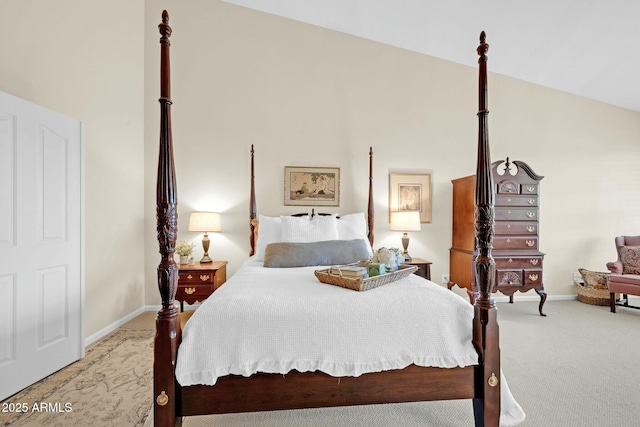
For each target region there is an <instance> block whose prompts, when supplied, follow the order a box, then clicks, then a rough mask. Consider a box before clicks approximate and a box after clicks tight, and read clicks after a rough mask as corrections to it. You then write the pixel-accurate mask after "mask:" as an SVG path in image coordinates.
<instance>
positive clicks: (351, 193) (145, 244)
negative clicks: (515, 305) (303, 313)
mask: <svg viewBox="0 0 640 427" xmlns="http://www.w3.org/2000/svg"><path fill="white" fill-rule="evenodd" d="M163 8H168V9H169V11H170V12H171V24H172V25H173V27H174V35H173V36H172V43H173V45H172V60H173V70H172V71H173V96H172V97H173V101H174V107H173V118H174V139H175V144H176V147H175V148H176V152H175V155H176V166H177V173H178V187H179V201H180V210H179V215H180V218H179V229H180V230H181V231H179V238H180V239H186V240H189V241H193V242H195V243H196V244H198V248H199V244H200V239H201V236H200V235H198V234H191V233H187V232H186V231H184V230H186V228H187V224H188V215H189V212H190V211H191V210H193V209H207V210H209V209H210V210H218V211H221V212H222V213H223V228H224V232H223V233H220V234H215V235H212V236H211V237H212V248H211V250H210V253H211V254H212V256H213V257H214V258H216V259H227V260H229V261H230V265H229V272H230V273H233V272H235V271H236V270H237V268H238V267H239V266H240V265H241V263H242V262H243V261H244V260H245V259H246V258H247V253H248V250H249V245H248V225H247V218H248V187H249V156H248V152H249V146H250V145H251V144H255V146H256V156H257V157H256V161H257V165H256V176H257V180H258V181H257V197H258V209H259V211H260V213H263V214H267V215H278V214H281V213H290V212H294V211H298V210H299V209H295V208H285V207H284V206H283V202H282V199H283V168H284V166H286V165H311V166H313V165H316V166H338V167H340V168H341V170H342V183H341V189H342V201H341V206H340V208H337V209H331V211H335V212H341V213H349V212H355V211H360V210H364V208H365V206H366V185H367V150H368V147H369V146H370V145H372V146H373V147H374V150H375V176H374V179H375V186H374V190H375V198H376V212H377V216H376V230H375V231H376V245H375V246H376V247H378V246H382V245H394V246H399V244H400V243H399V236H398V235H397V234H396V233H391V232H390V231H389V230H388V223H387V220H388V218H387V215H388V214H387V210H388V174H389V172H431V173H432V174H433V180H434V183H433V192H434V195H433V223H431V224H425V225H424V227H423V230H422V231H421V232H419V233H413V234H412V236H411V238H412V240H411V252H412V253H413V254H414V256H420V257H423V258H427V259H430V260H431V261H433V263H434V264H433V269H432V273H433V277H434V278H435V279H436V280H437V281H439V280H438V279H439V278H440V276H441V275H442V274H444V273H447V272H448V250H449V247H450V241H451V182H450V181H451V179H453V178H457V177H460V176H465V175H468V174H471V173H473V170H474V167H475V166H474V165H475V144H476V139H477V119H476V116H475V114H476V108H477V106H476V103H477V101H476V90H477V88H476V84H477V70H476V69H475V68H469V67H464V66H460V65H456V64H452V63H449V62H446V61H442V60H438V59H435V58H430V57H427V56H424V55H418V54H415V53H412V52H408V51H404V50H401V49H397V48H393V47H389V46H385V45H381V44H378V43H373V42H369V41H366V40H362V39H358V38H355V37H351V36H347V35H344V34H340V33H337V32H333V31H328V30H324V29H321V28H318V27H314V26H311V25H307V24H302V23H297V22H293V21H289V20H286V19H283V18H279V17H275V16H272V15H268V14H263V13H260V12H255V11H251V10H248V9H244V8H241V7H237V6H233V5H229V4H226V3H222V2H210V1H204V0H199V1H189V2H169V1H168V0H146V1H142V0H138V1H127V0H118V1H112V2H87V1H82V0H62V1H57V2H46V1H43V0H5V1H3V7H2V14H0V25H1V26H2V28H3V30H4V33H5V34H8V35H10V36H9V37H2V38H0V52H2V57H3V61H2V62H0V90H3V91H5V92H8V93H11V94H13V95H16V96H19V97H22V98H24V99H27V100H29V101H32V102H36V103H39V104H42V105H44V106H45V107H48V108H51V109H54V110H57V111H60V112H62V113H63V114H67V115H70V116H73V117H76V118H78V119H80V120H82V121H83V122H84V124H85V129H86V141H85V143H86V307H85V313H86V319H85V336H90V335H92V334H94V333H96V332H98V331H100V330H101V329H102V328H105V327H107V326H108V325H110V324H112V323H113V322H116V321H118V320H119V319H121V318H122V317H124V316H126V315H127V314H129V313H131V312H132V311H134V310H136V309H139V308H140V307H142V306H143V305H145V304H147V305H154V304H158V301H159V298H158V296H157V286H156V277H155V269H156V266H157V263H158V260H159V255H158V253H157V243H156V240H155V237H156V234H155V208H154V204H155V168H156V162H157V143H158V128H159V124H158V115H159V113H158V111H159V107H158V102H157V99H158V96H159V89H158V81H159V78H158V60H159V47H158V38H159V34H158V32H157V29H156V28H157V24H158V23H159V21H160V13H161V11H162V9H163ZM490 36H491V35H489V37H490ZM489 41H490V43H491V44H492V46H493V50H496V49H495V47H496V46H498V45H499V40H491V39H490V40H489ZM469 43H470V45H469V55H475V44H476V40H470V41H469ZM492 52H493V51H491V52H490V54H493V53H492ZM490 61H491V57H490ZM532 66H535V63H533V62H532ZM489 67H491V62H489ZM489 84H490V87H489V90H490V98H489V103H490V104H489V105H490V109H491V114H490V118H489V122H490V136H491V145H492V154H493V159H499V158H504V157H506V156H510V157H511V159H519V160H524V161H526V162H527V163H529V164H530V165H531V166H532V167H533V168H534V170H535V171H536V172H537V173H539V174H541V175H545V179H544V180H543V181H542V200H543V201H542V217H541V222H542V235H541V249H542V251H544V252H546V253H547V257H546V260H545V264H546V273H545V276H546V277H545V280H546V287H547V289H548V292H549V294H550V295H552V296H553V295H569V294H572V293H573V289H572V285H571V272H572V271H574V270H576V269H577V268H578V267H586V268H591V269H594V270H601V269H604V264H605V263H606V262H607V261H610V260H612V259H613V258H614V256H615V249H614V247H613V237H614V236H616V235H618V234H624V233H627V234H638V230H639V229H640V215H638V214H639V213H640V192H638V189H637V182H639V181H640V179H639V178H640V176H639V175H640V172H639V168H638V167H637V165H638V164H639V163H640V144H638V140H639V139H640V113H636V112H631V111H628V110H623V109H619V108H615V107H612V106H608V105H605V104H601V103H597V102H593V101H589V100H585V99H581V98H578V97H575V96H571V95H567V94H564V93H560V92H557V91H553V90H550V89H545V88H541V87H539V86H534V85H530V84H527V83H523V82H520V81H516V80H513V79H509V78H505V77H502V76H498V75H494V74H491V75H490V82H489ZM143 141H144V143H143ZM143 164H144V171H143V170H142V165H143ZM197 255H198V256H199V255H201V249H199V250H198V253H197Z"/></svg>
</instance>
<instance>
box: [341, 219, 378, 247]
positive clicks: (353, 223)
mask: <svg viewBox="0 0 640 427" xmlns="http://www.w3.org/2000/svg"><path fill="white" fill-rule="evenodd" d="M337 222H338V239H340V240H353V239H364V241H365V242H367V248H368V250H369V254H370V255H373V249H372V248H371V242H369V236H367V220H366V218H365V216H364V212H358V213H354V214H349V215H344V216H341V217H340V218H338V221H337Z"/></svg>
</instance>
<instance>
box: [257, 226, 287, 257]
mask: <svg viewBox="0 0 640 427" xmlns="http://www.w3.org/2000/svg"><path fill="white" fill-rule="evenodd" d="M281 241H282V220H281V219H280V217H271V216H263V215H259V216H258V242H257V243H256V253H255V254H254V259H255V260H257V261H262V260H263V259H264V251H265V248H266V247H267V245H268V244H269V243H278V242H281Z"/></svg>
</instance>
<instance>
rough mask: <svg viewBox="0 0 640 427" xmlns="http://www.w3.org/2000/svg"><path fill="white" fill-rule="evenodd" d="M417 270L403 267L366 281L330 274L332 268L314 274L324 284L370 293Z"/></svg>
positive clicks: (412, 266) (409, 266)
mask: <svg viewBox="0 0 640 427" xmlns="http://www.w3.org/2000/svg"><path fill="white" fill-rule="evenodd" d="M416 270H418V267H416V266H415V265H401V266H400V267H398V269H397V270H396V271H392V272H391V273H386V274H381V275H379V276H375V277H368V278H366V279H364V278H362V277H347V276H342V275H340V274H336V273H330V271H331V269H330V268H328V269H326V270H316V271H314V274H315V275H316V277H317V278H318V280H320V281H321V282H322V283H327V284H329V285H335V286H341V287H343V288H347V289H353V290H354V291H368V290H369V289H373V288H377V287H378V286H382V285H386V284H387V283H391V282H394V281H396V280H398V279H402V278H403V277H407V276H409V275H411V274H413V273H414V272H415V271H416Z"/></svg>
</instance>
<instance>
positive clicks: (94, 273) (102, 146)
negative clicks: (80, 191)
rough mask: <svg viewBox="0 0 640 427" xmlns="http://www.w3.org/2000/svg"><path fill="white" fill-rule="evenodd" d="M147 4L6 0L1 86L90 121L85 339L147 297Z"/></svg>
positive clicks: (0, 18) (1, 17) (0, 20)
mask: <svg viewBox="0 0 640 427" xmlns="http://www.w3.org/2000/svg"><path fill="white" fill-rule="evenodd" d="M143 5H144V4H143V2H142V1H141V0H139V1H130V0H117V1H109V2H97V1H91V2H88V1H84V0H63V1H55V2H48V1H43V0H3V2H2V12H1V13H0V28H2V33H3V37H0V52H2V61H0V90H2V91H4V92H7V93H10V94H12V95H15V96H18V97H20V98H23V99H26V100H28V101H31V102H34V103H37V104H41V105H43V106H45V107H47V108H50V109H53V110H56V111H59V112H61V113H63V114H65V115H68V116H72V117H75V118H77V119H79V120H81V121H82V122H83V123H84V126H85V170H86V172H85V178H86V184H85V203H86V218H85V234H86V237H85V240H86V263H85V267H86V288H85V323H84V332H85V337H88V336H90V335H92V334H95V333H96V332H98V331H100V330H101V329H103V328H105V327H106V326H108V325H110V324H112V323H113V322H116V321H118V320H119V319H121V318H122V317H124V316H126V315H128V314H130V313H131V312H133V311H135V310H136V309H139V308H140V307H141V306H142V305H143V304H144V295H143V292H144V291H143V283H144V269H143V260H144V255H143V253H144V240H143V221H144V212H143V202H142V198H143V197H142V194H143V190H144V181H143V171H142V168H141V165H142V164H143V162H144V157H143V155H144V152H143V148H144V147H143V139H144V126H143V125H144V123H143V108H144V104H143V79H144V57H143V49H144V27H143V25H142V23H143V22H144V7H143Z"/></svg>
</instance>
